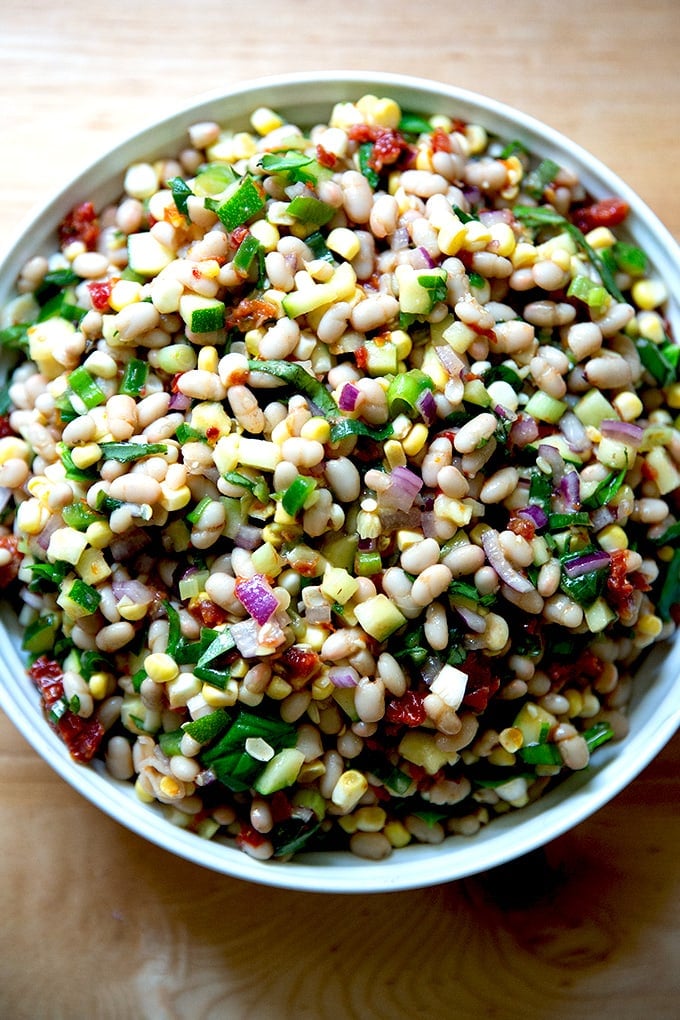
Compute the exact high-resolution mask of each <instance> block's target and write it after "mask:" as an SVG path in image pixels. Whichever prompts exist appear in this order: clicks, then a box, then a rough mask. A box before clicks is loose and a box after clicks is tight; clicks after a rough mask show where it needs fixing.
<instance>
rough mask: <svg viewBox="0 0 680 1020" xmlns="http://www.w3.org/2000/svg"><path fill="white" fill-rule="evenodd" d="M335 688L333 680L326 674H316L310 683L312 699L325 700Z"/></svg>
mask: <svg viewBox="0 0 680 1020" xmlns="http://www.w3.org/2000/svg"><path fill="white" fill-rule="evenodd" d="M334 690H335V686H334V684H333V681H332V680H330V679H329V678H328V677H327V676H318V677H317V678H316V680H314V682H313V683H312V697H313V699H314V701H325V700H326V698H330V696H331V694H332V693H333V691H334Z"/></svg>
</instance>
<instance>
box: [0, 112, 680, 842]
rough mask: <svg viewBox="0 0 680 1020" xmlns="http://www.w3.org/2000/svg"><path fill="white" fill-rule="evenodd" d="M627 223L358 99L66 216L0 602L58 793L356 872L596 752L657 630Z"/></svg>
mask: <svg viewBox="0 0 680 1020" xmlns="http://www.w3.org/2000/svg"><path fill="white" fill-rule="evenodd" d="M627 215H628V207H627V205H626V202H625V201H624V200H622V199H621V198H618V197H617V196H612V197H609V198H604V199H599V200H594V199H593V197H592V196H589V195H588V194H587V193H586V191H585V189H584V187H583V185H582V184H581V182H580V181H579V179H578V177H577V175H576V174H575V173H574V172H573V171H572V170H570V168H569V167H568V166H560V165H557V164H556V163H555V162H554V161H553V160H551V159H545V158H543V159H542V158H541V157H540V154H535V153H532V152H529V151H528V150H527V148H526V146H525V145H524V144H522V142H521V141H519V140H513V139H499V138H496V137H494V136H493V135H491V134H490V133H487V131H486V130H485V129H484V127H483V126H482V125H480V124H474V123H467V122H465V121H464V120H461V119H457V118H456V116H455V113H454V114H451V115H450V116H447V115H434V116H429V115H428V114H427V112H422V111H414V112H411V111H407V110H402V109H401V108H400V107H399V105H398V104H397V103H396V102H395V101H394V100H393V99H391V98H389V97H378V96H374V95H363V96H361V97H360V98H358V99H357V100H356V101H355V102H340V103H337V104H336V105H335V107H333V108H332V109H331V110H329V116H328V123H325V124H316V125H314V126H313V127H311V128H309V127H308V126H298V125H295V124H291V123H289V122H288V121H287V120H286V119H285V118H284V117H283V116H281V115H280V114H278V113H277V112H276V111H275V110H271V109H265V108H259V109H257V110H255V111H254V112H253V113H252V114H251V117H250V128H249V130H247V131H233V130H226V129H224V128H222V127H221V126H220V125H219V124H217V123H212V122H204V123H197V124H194V125H193V126H192V127H191V128H190V130H189V132H188V138H187V141H186V147H185V148H184V150H183V151H181V152H179V153H173V154H171V155H169V156H168V157H167V158H165V159H160V160H158V161H155V162H138V163H135V164H133V165H131V166H129V168H128V169H127V172H126V174H125V180H124V193H123V194H122V195H121V197H120V199H119V201H118V202H116V203H115V204H112V205H109V206H107V207H105V208H101V209H97V208H95V207H94V205H93V204H92V202H90V201H88V200H87V197H86V196H84V198H83V201H82V202H81V203H80V204H78V205H76V206H75V207H74V208H73V209H72V210H71V211H70V212H69V213H68V214H67V215H66V216H65V217H64V219H63V221H62V222H61V224H60V226H59V231H58V245H57V246H55V251H54V252H53V254H51V255H49V256H43V255H35V256H34V257H33V258H31V259H30V260H29V261H28V262H27V263H26V264H25V265H24V267H23V269H22V271H21V275H20V278H19V280H18V283H17V289H16V295H15V296H14V297H13V299H12V300H11V301H10V302H9V303H8V304H7V306H6V307H5V308H4V310H3V311H2V319H1V320H0V342H1V343H2V346H3V347H4V348H5V350H6V357H7V358H8V359H10V360H11V367H10V369H9V372H8V375H7V376H6V383H5V385H4V388H2V390H0V402H1V406H0V508H1V511H0V512H1V516H0V588H2V589H3V591H4V594H5V595H7V596H8V597H10V598H12V599H13V600H14V601H15V602H16V603H17V604H18V605H19V606H20V610H19V620H20V624H21V626H22V634H23V649H24V652H25V653H26V656H27V668H28V670H29V674H30V676H31V678H32V681H33V683H34V684H35V686H36V687H37V689H38V691H39V692H40V697H41V699H42V704H43V706H44V712H45V716H46V720H47V723H48V724H49V725H51V726H52V727H53V728H54V729H55V730H56V731H57V732H58V733H59V734H60V736H61V738H62V739H63V741H64V742H65V744H66V745H67V747H68V749H69V751H70V754H71V755H72V756H73V758H74V759H75V760H76V761H78V762H82V763H83V764H85V763H88V762H91V761H93V760H94V759H99V760H101V761H102V762H103V763H105V768H106V769H107V770H108V773H109V774H110V775H111V776H112V777H113V778H114V779H116V780H118V781H123V782H130V783H132V784H134V788H135V790H136V793H137V795H138V796H139V798H141V800H142V801H144V802H147V803H149V804H152V803H154V804H156V805H160V810H162V811H163V812H164V813H165V814H166V815H167V817H168V818H169V819H170V820H171V821H172V822H174V823H175V824H177V825H179V826H182V827H184V828H185V829H188V830H190V831H192V832H195V833H196V834H198V836H201V837H204V838H209V839H210V838H212V839H217V840H223V841H227V842H229V843H231V844H235V845H237V846H238V847H240V848H241V849H242V850H243V851H245V852H246V853H248V854H250V855H252V856H254V857H256V858H258V859H262V860H267V859H269V858H276V859H288V858H290V857H291V856H292V855H294V854H296V853H297V852H299V851H301V850H324V849H338V848H341V849H349V850H350V851H351V852H353V853H354V854H357V855H359V856H360V857H363V858H368V859H374V860H378V859H382V858H384V857H386V856H388V855H389V854H390V853H392V851H393V850H394V849H395V848H400V847H404V846H406V845H407V844H409V843H413V842H425V843H440V842H442V841H443V840H444V839H445V838H446V837H447V836H453V835H459V836H471V835H474V833H476V832H477V831H478V830H479V829H480V827H481V826H484V825H485V824H486V823H487V822H489V821H491V820H492V819H493V818H494V817H495V816H497V815H499V814H501V813H504V812H508V811H511V810H514V809H517V808H522V807H523V806H524V805H526V804H528V803H530V802H533V801H534V800H536V798H538V797H539V796H540V795H541V794H542V793H543V792H544V791H545V790H546V788H549V787H552V786H554V785H555V784H556V783H558V782H559V781H560V780H561V779H562V778H564V777H565V776H566V775H568V774H570V773H571V772H573V771H575V770H583V769H587V768H588V766H589V763H590V760H591V756H592V755H593V754H595V755H597V748H598V747H599V746H600V745H602V744H604V743H606V742H608V741H616V740H618V739H621V738H622V737H623V736H625V734H626V732H627V728H628V724H627V719H626V706H627V704H628V702H629V698H630V695H631V686H632V681H631V675H632V671H633V668H634V666H635V665H636V664H637V663H638V661H639V659H640V656H641V655H642V654H643V653H644V652H645V650H646V649H647V648H648V647H649V646H650V645H652V644H654V643H657V642H661V641H664V640H666V639H668V638H669V637H670V636H671V635H672V634H673V632H674V630H675V628H676V624H677V622H678V619H680V616H679V605H680V504H679V499H678V491H679V487H680V431H679V429H678V422H679V420H680V419H679V417H678V415H679V413H680V381H679V379H680V376H679V371H678V362H679V355H680V348H679V347H678V346H677V345H676V343H675V341H674V339H673V337H672V336H671V330H670V326H669V323H668V321H667V318H666V315H665V307H666V301H667V293H666V289H665V286H664V283H663V281H662V280H661V279H660V278H659V276H658V274H657V273H656V272H655V269H654V266H653V265H651V264H650V262H649V259H648V257H647V255H646V254H645V252H644V251H642V250H641V249H640V248H639V247H637V246H636V245H635V244H633V243H631V242H630V241H629V240H627V235H626V217H627Z"/></svg>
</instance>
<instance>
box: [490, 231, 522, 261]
mask: <svg viewBox="0 0 680 1020" xmlns="http://www.w3.org/2000/svg"><path fill="white" fill-rule="evenodd" d="M490 232H491V242H490V243H491V244H493V246H494V251H495V253H496V255H502V256H503V257H504V258H507V257H508V256H509V255H512V253H513V252H514V250H515V248H516V247H517V239H516V237H515V234H514V232H513V230H512V227H510V226H509V224H507V223H492V224H491V227H490Z"/></svg>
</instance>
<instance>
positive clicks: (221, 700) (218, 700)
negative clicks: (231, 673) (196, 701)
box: [201, 679, 239, 708]
mask: <svg viewBox="0 0 680 1020" xmlns="http://www.w3.org/2000/svg"><path fill="white" fill-rule="evenodd" d="M201 694H202V695H203V697H204V699H205V702H206V704H208V705H210V707H211V708H231V706H232V705H235V704H236V701H237V700H238V694H239V688H238V684H237V683H236V680H234V679H231V680H229V681H228V682H227V686H226V687H225V688H224V690H223V691H222V690H220V689H219V687H213V685H212V684H203V687H202V688H201Z"/></svg>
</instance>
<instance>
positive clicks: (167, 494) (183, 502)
mask: <svg viewBox="0 0 680 1020" xmlns="http://www.w3.org/2000/svg"><path fill="white" fill-rule="evenodd" d="M190 502H191V489H190V488H189V486H188V485H180V487H179V489H169V488H168V487H167V485H163V483H162V482H161V498H160V504H161V506H162V507H163V509H164V510H167V511H168V513H171V512H172V511H173V510H181V509H182V508H183V507H185V506H187V504H188V503H190Z"/></svg>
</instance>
